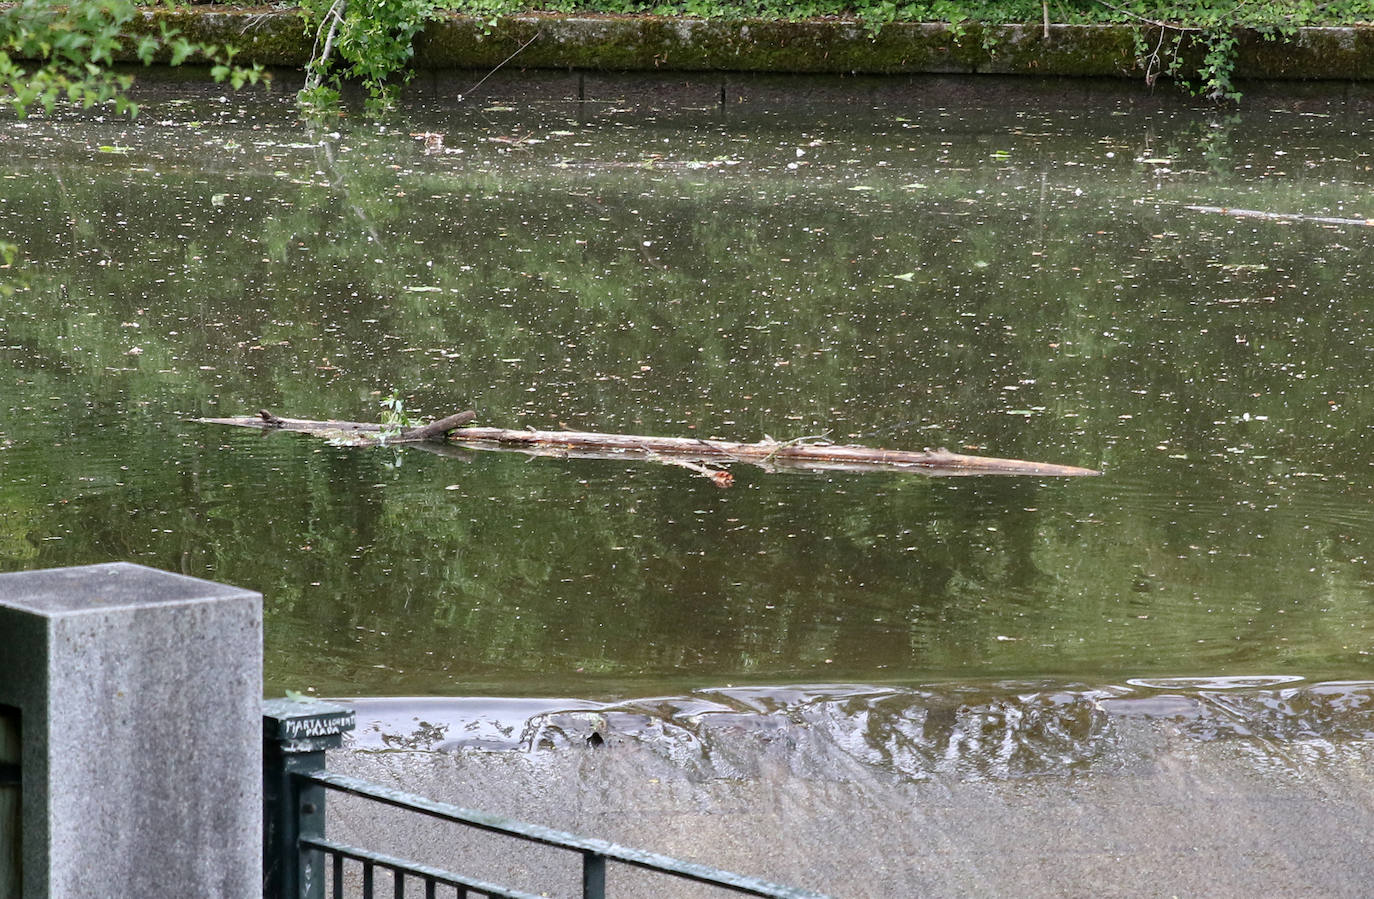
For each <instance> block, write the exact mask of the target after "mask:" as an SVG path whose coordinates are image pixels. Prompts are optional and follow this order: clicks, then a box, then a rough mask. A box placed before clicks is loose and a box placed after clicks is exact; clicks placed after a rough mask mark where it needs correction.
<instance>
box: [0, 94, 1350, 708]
mask: <svg viewBox="0 0 1374 899" xmlns="http://www.w3.org/2000/svg"><path fill="white" fill-rule="evenodd" d="M816 84H818V85H821V87H823V88H824V89H825V91H829V93H825V95H824V96H823V97H820V98H819V99H813V100H810V101H808V100H807V99H806V97H805V96H802V98H801V99H798V100H795V101H794V102H792V103H790V104H780V103H779V104H773V103H726V104H725V105H720V104H718V103H710V102H698V101H697V100H694V99H693V98H692V96H687V97H686V98H685V99H684V98H683V97H680V96H675V95H665V99H662V100H660V101H653V100H640V101H637V102H629V101H626V102H619V101H618V99H617V95H615V94H614V92H608V93H607V94H606V95H605V96H604V97H602V98H601V99H596V100H589V101H588V102H584V103H575V102H565V101H546V100H537V99H531V98H529V97H525V98H522V97H520V96H519V95H518V92H517V93H516V95H514V96H512V98H511V99H509V100H506V99H501V95H500V93H499V91H498V92H497V93H494V94H491V95H489V96H484V97H474V98H470V99H469V100H467V101H465V102H464V103H461V104H453V103H449V104H444V103H439V102H429V101H424V100H416V101H414V102H412V103H410V104H408V105H407V106H406V107H405V108H404V109H403V110H402V111H401V112H398V113H396V114H394V115H393V116H392V117H390V118H386V119H382V120H380V121H374V122H369V121H366V120H363V119H362V118H361V117H359V116H346V117H341V118H339V119H337V120H330V121H327V122H323V123H314V124H308V123H303V122H302V121H301V120H300V119H299V117H298V115H297V112H296V110H295V108H294V106H293V105H292V102H291V99H290V97H289V93H285V92H284V93H278V94H271V95H247V94H245V95H239V96H229V97H219V96H218V95H216V94H214V93H205V92H203V91H187V92H186V93H185V94H184V95H182V96H177V95H175V94H165V93H164V94H159V95H158V96H155V97H153V98H150V99H149V100H148V102H147V105H146V106H145V108H144V110H143V112H142V114H141V115H140V116H139V118H138V119H137V120H136V121H135V122H133V123H129V122H127V121H122V120H117V119H115V118H114V117H112V116H105V117H97V116H96V115H94V114H86V115H82V116H72V117H57V118H49V119H44V118H34V119H31V120H27V121H17V120H15V119H13V118H12V117H6V118H4V119H3V120H0V241H4V242H9V243H11V244H14V245H16V246H17V254H16V258H15V259H14V260H13V262H12V263H11V264H10V265H9V266H8V267H7V268H5V269H3V270H0V278H3V283H4V285H5V288H6V293H5V294H4V295H0V569H3V570H21V569H30V568H40V567H50V566H58V565H73V564H83V563H92V562H104V561H112V560H127V561H134V562H139V563H143V564H147V565H151V566H155V567H159V568H164V569H168V570H172V571H178V572H183V573H186V574H189V575H194V576H197V577H203V578H209V579H213V580H217V581H224V582H228V583H231V584H235V585H239V586H243V587H247V588H251V589H253V590H258V591H261V592H262V594H263V595H264V598H265V607H266V651H267V656H266V680H267V685H268V689H269V691H273V692H278V693H279V692H280V691H281V690H282V689H286V688H289V689H294V690H302V691H314V692H318V693H321V694H330V695H341V694H342V695H372V696H473V695H503V696H530V697H537V696H577V697H583V698H586V699H589V700H617V699H623V698H629V697H635V696H646V695H654V694H664V693H682V692H684V691H690V690H693V689H696V688H706V687H710V688H722V689H725V688H727V687H728V686H729V685H734V686H737V687H738V686H741V685H755V686H758V685H765V686H766V685H773V686H778V685H787V684H803V683H813V684H814V683H855V684H869V685H888V686H898V687H900V686H916V685H921V684H930V683H936V682H940V683H950V682H958V683H966V684H979V683H991V682H997V683H1001V682H1031V683H1035V684H1055V683H1070V682H1072V683H1087V684H1118V685H1119V684H1124V683H1127V682H1129V681H1131V680H1132V679H1140V678H1160V677H1177V676H1190V677H1205V678H1236V677H1259V678H1271V679H1278V680H1288V679H1297V678H1302V679H1308V680H1362V679H1367V678H1369V676H1370V674H1371V672H1372V671H1374V667H1372V665H1371V661H1372V660H1374V656H1371V654H1370V653H1371V652H1374V580H1371V576H1372V573H1371V566H1370V557H1371V552H1374V535H1371V526H1372V525H1374V508H1372V507H1371V504H1370V500H1371V489H1370V481H1371V477H1374V440H1372V439H1371V438H1372V437H1374V403H1371V400H1370V397H1371V395H1374V394H1371V390H1372V389H1374V383H1372V382H1374V304H1372V303H1371V299H1374V252H1372V251H1374V228H1371V227H1367V226H1366V225H1365V224H1361V222H1362V221H1363V220H1365V219H1368V218H1370V217H1374V194H1371V182H1374V156H1372V155H1371V153H1372V152H1374V150H1372V149H1371V148H1374V141H1371V139H1370V138H1371V134H1370V127H1369V124H1368V121H1369V120H1368V117H1367V116H1365V115H1363V114H1362V113H1358V112H1357V111H1355V110H1349V109H1347V108H1346V107H1345V106H1343V105H1341V104H1340V103H1338V102H1329V103H1328V102H1323V101H1313V102H1310V103H1306V104H1299V103H1292V104H1287V103H1280V102H1271V101H1266V100H1264V99H1259V100H1256V101H1253V102H1248V103H1247V104H1246V105H1245V106H1243V107H1241V109H1240V110H1239V111H1235V110H1215V109H1211V108H1198V107H1190V106H1188V105H1186V104H1183V103H1179V102H1174V101H1170V100H1159V99H1147V98H1143V97H1134V98H1133V97H1132V95H1130V94H1121V95H1115V96H1114V95H1108V96H1106V97H1105V98H1104V99H1103V100H1102V101H1101V102H1099V103H1096V104H1095V105H1092V106H1087V105H1083V104H1078V103H1074V102H1071V98H1068V97H1066V96H1064V95H1062V94H1061V93H1060V92H1058V91H1057V90H1056V89H1054V88H1051V89H1050V90H1048V91H1045V92H1041V93H1036V94H1033V95H1029V96H1022V97H1020V98H1019V100H1018V101H1017V102H1014V103H1006V102H1000V101H999V102H995V103H980V102H973V101H970V100H969V98H968V97H966V96H963V95H960V94H959V93H958V92H945V93H941V92H938V91H926V90H925V89H924V88H923V87H921V84H920V83H915V82H913V83H912V86H911V87H910V88H908V89H906V90H905V92H903V91H888V92H887V93H884V94H883V95H882V96H881V97H877V96H876V95H875V96H873V97H870V96H868V95H867V94H866V93H865V92H864V89H862V84H863V83H854V82H851V83H849V84H850V85H856V84H857V87H854V86H851V87H846V86H845V85H844V84H840V85H839V87H836V86H835V83H832V82H816ZM820 90H821V88H818V91H820ZM846 91H848V93H846ZM822 93H824V91H822ZM803 94H804V92H803ZM693 96H694V95H693ZM845 97H847V98H848V99H837V98H845ZM1190 205H1191V206H1206V207H1227V208H1241V209H1249V210H1259V211H1264V212H1270V213H1280V214H1284V215H1290V216H1296V217H1297V218H1287V219H1264V218H1241V217H1235V216H1232V215H1226V214H1218V213H1215V212H1206V211H1197V210H1191V209H1189V208H1188V207H1189V206H1190ZM1303 216H1306V217H1324V218H1331V219H1342V220H1349V221H1347V222H1344V223H1342V222H1322V221H1314V220H1311V219H1310V218H1301V217H1303ZM393 389H394V390H395V391H396V392H397V393H398V394H399V395H400V396H401V397H402V398H403V400H404V404H405V408H406V410H407V411H408V412H409V413H411V414H412V415H416V416H420V417H434V416H440V415H445V414H448V413H450V412H452V411H456V410H458V409H464V408H473V409H476V410H477V411H478V413H479V422H480V423H482V424H488V425H497V426H505V427H512V428H521V427H526V426H532V427H538V428H552V427H564V426H566V427H570V428H576V429H582V430H600V431H612V432H621V433H634V434H652V435H665V436H673V435H684V436H690V435H700V436H714V437H721V438H726V439H738V440H758V439H762V438H763V437H764V436H765V435H771V436H772V437H774V438H776V439H779V440H787V439H791V438H796V437H801V436H808V435H821V434H824V435H827V436H828V437H829V439H831V440H835V441H837V442H855V443H863V444H867V445H871V446H886V447H893V448H904V449H921V448H925V447H941V446H943V447H948V448H949V449H951V450H955V451H962V452H973V453H979V454H983V455H993V456H1008V457H1017V458H1026V459H1035V460H1040V461H1047V462H1062V463H1068V464H1075V465H1084V466H1089V467H1094V468H1100V469H1102V470H1103V471H1104V475H1103V476H1102V477H1100V478H1094V479H1070V480H1062V481H1055V480H1045V479H1035V478H1030V479H1012V478H927V477H922V476H918V475H898V474H834V473H832V474H798V473H792V474H788V473H774V472H766V471H763V470H761V469H758V468H751V467H747V466H736V467H735V469H734V474H735V477H736V482H735V486H734V487H733V488H731V489H727V490H721V489H718V488H717V487H715V486H713V485H712V484H711V483H710V482H709V481H707V480H705V479H703V478H700V477H697V476H694V475H693V474H692V473H691V472H689V471H685V470H682V469H679V468H672V467H665V466H661V465H656V464H653V463H648V462H635V463H621V462H614V461H595V460H561V459H548V458H539V459H528V458H526V457H524V456H522V455H519V454H514V453H494V452H470V453H465V454H462V455H461V456H458V457H450V456H444V455H438V454H435V453H432V452H426V451H423V450H419V449H413V448H395V447H387V448H382V449H357V448H345V447H333V446H329V445H326V444H323V443H321V442H319V441H315V440H312V439H309V438H306V437H299V436H294V435H288V434H270V435H265V436H264V435H261V434H259V433H256V432H250V431H246V430H245V431H239V430H236V429H228V428H223V427H215V426H210V425H205V424H199V423H195V422H193V421H192V419H194V418H197V417H200V416H231V415H244V414H252V413H253V412H254V411H256V410H257V409H259V408H263V407H266V408H270V409H271V410H273V411H274V412H276V413H278V414H281V415H290V416H298V417H331V416H332V417H338V418H351V419H372V420H375V419H376V418H377V417H378V416H379V413H380V408H379V402H380V400H381V399H382V398H384V397H385V396H386V395H387V394H389V393H391V391H392V390H393Z"/></svg>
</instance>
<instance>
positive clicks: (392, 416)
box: [377, 388, 420, 445]
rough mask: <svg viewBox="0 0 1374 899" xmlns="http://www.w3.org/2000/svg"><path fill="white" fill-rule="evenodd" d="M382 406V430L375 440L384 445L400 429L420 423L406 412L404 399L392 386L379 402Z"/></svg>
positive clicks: (397, 433) (399, 432) (398, 432)
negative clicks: (389, 391)
mask: <svg viewBox="0 0 1374 899" xmlns="http://www.w3.org/2000/svg"><path fill="white" fill-rule="evenodd" d="M379 405H380V406H381V407H382V430H381V432H380V433H378V434H377V442H378V443H380V444H382V445H386V442H387V441H388V440H390V439H391V438H393V437H399V436H401V431H403V430H405V429H406V428H413V427H416V426H417V425H419V424H420V422H418V421H416V420H415V419H414V418H412V417H411V416H410V414H409V413H407V412H406V407H405V400H403V399H401V397H400V395H399V394H398V393H396V389H395V388H392V390H391V393H389V394H387V395H386V396H385V397H384V398H383V399H382V400H381V401H380V403H379Z"/></svg>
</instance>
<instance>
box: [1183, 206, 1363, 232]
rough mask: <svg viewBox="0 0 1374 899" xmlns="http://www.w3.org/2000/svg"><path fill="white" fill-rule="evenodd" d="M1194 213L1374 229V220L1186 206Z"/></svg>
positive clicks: (1223, 207)
mask: <svg viewBox="0 0 1374 899" xmlns="http://www.w3.org/2000/svg"><path fill="white" fill-rule="evenodd" d="M1183 208H1184V209H1188V210H1191V211H1193V212H1206V213H1211V214H1214V215H1234V216H1236V217H1237V218H1252V219H1269V220H1270V221H1277V222H1315V223H1317V224H1319V225H1359V226H1361V227H1364V228H1374V218H1368V219H1349V218H1335V217H1333V216H1326V215H1303V214H1302V213H1300V212H1263V211H1261V210H1258V209H1231V208H1229V207H1226V206H1184V207H1183Z"/></svg>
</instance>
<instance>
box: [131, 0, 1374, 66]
mask: <svg viewBox="0 0 1374 899" xmlns="http://www.w3.org/2000/svg"><path fill="white" fill-rule="evenodd" d="M164 22H165V23H167V24H170V25H174V26H175V27H177V28H179V29H181V30H182V31H183V32H184V33H186V34H187V35H188V36H189V37H191V38H192V39H195V40H200V41H205V42H209V43H225V42H228V43H231V44H233V45H235V46H238V47H240V48H241V49H242V54H241V56H240V57H239V59H240V60H246V61H250V62H258V63H262V64H263V65H266V66H287V67H300V66H303V65H304V64H305V63H306V62H307V60H308V59H309V58H310V51H311V47H312V43H313V37H312V36H311V35H309V34H307V33H306V30H305V28H304V26H303V22H302V19H301V17H300V15H299V14H298V13H296V12H295V11H293V10H275V9H263V8H256V9H226V8H224V7H221V6H210V7H207V6H201V7H184V8H179V9H159V10H156V11H149V12H147V13H145V18H144V27H146V28H147V29H148V30H149V31H150V32H156V31H157V29H158V28H159V27H160V25H161V23H164ZM1137 34H1141V35H1142V36H1143V37H1144V38H1145V41H1146V43H1147V44H1148V45H1149V46H1154V45H1155V42H1156V41H1157V39H1158V32H1157V31H1155V30H1154V29H1151V28H1146V29H1145V30H1144V31H1143V32H1141V31H1139V30H1138V29H1136V28H1134V27H1130V26H1124V25H1051V26H1050V27H1049V33H1048V37H1047V36H1046V34H1045V30H1044V29H1043V28H1042V27H1041V26H1039V25H1035V26H1030V25H1001V26H981V27H980V26H970V27H966V28H964V29H963V30H961V31H959V32H957V33H956V32H952V31H951V30H950V29H949V28H948V27H947V26H945V25H941V24H920V23H895V24H891V25H888V26H886V27H885V28H883V29H882V31H881V32H879V33H878V34H876V35H874V34H871V33H870V32H869V30H868V29H867V28H866V27H865V26H864V25H863V24H861V23H859V22H853V21H840V20H828V19H827V20H817V21H806V22H779V21H776V20H749V21H740V20H735V21H726V20H715V19H686V18H663V17H654V16H633V17H628V16H626V17H622V16H556V15H518V16H506V17H503V18H500V19H498V20H496V21H495V22H494V24H490V25H489V24H487V23H485V22H483V21H481V20H478V19H474V18H469V17H464V16H457V15H453V16H448V17H445V18H444V19H442V20H439V21H435V22H431V23H430V24H429V25H428V26H427V27H426V28H425V30H424V31H423V32H422V33H421V35H420V36H419V38H418V39H417V41H416V55H415V65H416V67H417V68H419V69H421V70H426V69H428V70H436V69H482V68H494V67H496V66H498V65H500V64H501V63H502V62H503V61H504V60H506V59H507V57H509V56H510V55H511V54H512V53H513V52H515V51H516V50H517V49H518V48H519V47H520V46H521V45H523V44H524V43H525V42H526V41H529V40H530V39H531V38H534V37H535V35H538V37H537V38H535V40H534V41H533V42H532V43H531V44H530V45H529V46H528V47H527V48H525V49H524V50H523V51H521V52H520V53H519V55H518V56H517V57H516V58H515V59H514V60H513V61H512V62H511V65H514V66H517V67H520V68H536V69H564V70H567V69H582V70H593V71H597V70H599V71H668V72H671V71H688V72H691V71H734V72H784V73H792V72H795V73H829V74H873V75H887V74H919V73H937V74H959V75H974V74H997V75H1042V76H1043V75H1067V76H1097V77H1102V76H1108V77H1124V78H1140V77H1143V76H1144V74H1145V71H1144V67H1143V63H1142V62H1141V60H1140V58H1139V55H1138V52H1137V49H1136V48H1137V44H1136V35H1137ZM130 61H132V60H130ZM1236 77H1237V78H1248V79H1334V80H1343V81H1352V80H1355V81H1359V80H1374V26H1358V27H1349V28H1306V29H1302V30H1301V31H1300V32H1299V33H1298V35H1297V36H1296V38H1294V39H1293V40H1291V41H1283V42H1279V41H1270V40H1265V39H1264V38H1263V37H1262V36H1260V35H1258V34H1255V33H1253V32H1247V33H1243V34H1242V35H1241V39H1240V46H1239V60H1238V64H1237V67H1236Z"/></svg>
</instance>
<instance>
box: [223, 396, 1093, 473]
mask: <svg viewBox="0 0 1374 899" xmlns="http://www.w3.org/2000/svg"><path fill="white" fill-rule="evenodd" d="M476 417H477V416H476V413H474V412H470V411H469V412H459V413H457V414H456V415H450V416H448V417H447V418H442V419H439V420H438V421H435V422H432V423H430V424H428V425H421V426H419V427H414V428H407V429H405V430H402V431H401V432H400V433H399V434H398V433H396V432H395V431H394V430H388V429H387V428H386V427H384V426H383V425H380V424H373V423H370V422H356V421H338V420H333V419H330V420H324V421H316V420H309V419H299V418H280V417H278V416H276V415H273V414H272V413H271V412H268V411H267V410H266V409H264V410H262V411H260V412H259V413H258V415H257V416H256V417H253V418H201V419H197V421H200V422H203V423H206V424H218V425H233V426H236V427H247V428H260V429H263V430H284V431H297V432H300V433H305V434H311V435H313V436H316V437H322V438H325V439H327V440H329V441H330V442H332V443H335V444H339V445H344V446H380V445H383V444H398V443H421V442H424V441H446V442H448V443H451V444H454V445H456V446H462V447H467V448H469V449H482V450H506V451H517V452H523V453H527V454H530V455H537V456H557V457H560V458H582V459H620V460H627V459H628V460H634V459H642V460H645V461H651V462H660V463H663V464H668V465H676V466H679V467H682V468H687V469H689V470H691V471H693V472H695V473H697V474H700V475H702V476H704V477H708V478H710V479H711V481H712V482H713V483H715V484H716V485H717V486H720V487H728V486H730V483H731V482H732V481H733V478H732V477H731V476H730V474H729V472H726V471H722V470H720V469H719V468H712V467H709V466H712V465H714V466H721V465H729V464H733V463H736V462H745V463H749V464H751V465H757V466H759V467H760V468H763V469H765V470H768V471H774V470H781V469H799V470H810V471H818V470H819V471H889V472H892V471H907V472H915V473H918V474H925V475H992V474H1000V475H1032V476H1039V477H1091V476H1093V475H1098V474H1101V472H1099V471H1094V470H1093V469H1090V468H1079V467H1077V466H1074V465H1055V464H1052V463H1047V462H1029V461H1026V460H1023V459H1000V458H996V457H992V456H968V455H963V454H961V453H951V452H949V451H948V450H945V449H938V450H920V451H911V450H888V449H876V448H874V447H868V446H845V445H838V444H833V443H803V442H799V441H797V440H792V441H787V442H785V443H784V442H779V441H777V440H772V439H769V440H763V441H759V442H757V443H737V442H733V441H727V440H706V439H702V438H699V437H645V436H638V435H633V434H602V433H597V432H594V431H538V430H534V429H528V430H524V431H518V430H511V429H508V428H485V427H463V426H464V425H466V424H467V423H468V422H471V421H472V420H473V419H475V418H476ZM801 439H802V440H805V439H808V438H801Z"/></svg>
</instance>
